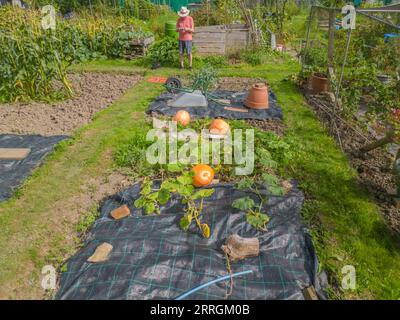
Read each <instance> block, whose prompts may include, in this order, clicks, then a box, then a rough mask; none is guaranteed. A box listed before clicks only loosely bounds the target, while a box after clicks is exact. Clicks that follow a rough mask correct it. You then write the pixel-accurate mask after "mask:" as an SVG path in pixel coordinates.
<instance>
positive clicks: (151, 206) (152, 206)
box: [144, 202, 156, 214]
mask: <svg viewBox="0 0 400 320" xmlns="http://www.w3.org/2000/svg"><path fill="white" fill-rule="evenodd" d="M144 211H145V213H146V214H152V213H154V211H156V205H155V204H154V203H153V202H147V203H146V205H145V206H144Z"/></svg>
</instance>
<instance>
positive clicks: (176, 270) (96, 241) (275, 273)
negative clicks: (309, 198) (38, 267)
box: [56, 184, 324, 300]
mask: <svg viewBox="0 0 400 320" xmlns="http://www.w3.org/2000/svg"><path fill="white" fill-rule="evenodd" d="M214 188H215V192H214V194H213V195H212V196H211V197H210V198H206V199H204V201H205V202H204V210H203V213H202V221H203V222H204V223H208V224H209V226H210V228H211V236H210V238H209V239H205V238H203V237H202V236H201V235H200V234H199V230H198V228H197V227H196V226H192V228H191V229H189V231H188V232H186V233H185V232H183V231H182V230H181V229H180V227H179V220H180V219H181V218H182V216H183V205H182V204H181V202H180V199H178V198H173V200H172V201H170V202H169V203H168V204H167V205H166V206H163V207H162V209H161V214H160V215H159V216H157V215H151V216H145V215H143V213H142V212H141V210H138V209H136V208H135V207H134V205H133V202H134V200H135V199H137V198H138V197H139V192H140V186H139V185H138V184H135V185H133V186H131V187H130V188H128V189H127V190H125V191H123V192H121V193H119V194H117V195H115V196H113V197H111V198H109V199H107V200H105V201H104V203H103V204H102V206H101V216H100V218H99V219H98V220H97V221H96V222H95V224H94V225H93V227H92V228H91V230H90V232H89V236H88V239H87V242H86V244H85V246H84V247H83V248H82V249H81V250H80V251H79V252H77V253H76V254H75V256H73V257H72V258H71V259H70V260H69V261H68V264H67V271H66V272H64V273H63V274H62V276H61V283H60V289H59V291H58V294H57V296H56V298H57V299H84V300H86V299H124V300H125V299H126V300H130V299H132V300H136V299H176V298H177V297H180V296H182V295H185V293H186V294H187V295H185V296H186V299H190V300H192V299H196V300H197V299H210V300H211V299H226V298H227V292H229V285H230V279H229V277H227V280H225V281H220V282H216V283H213V284H211V285H209V286H205V287H204V288H202V289H200V290H198V291H196V292H193V289H195V288H197V289H198V288H199V286H202V285H204V284H207V283H209V282H210V281H213V280H216V279H219V278H221V277H224V276H227V275H229V272H228V270H227V265H226V256H225V254H224V253H223V251H222V250H221V245H222V244H224V243H225V241H226V239H227V237H228V236H230V235H232V234H238V235H240V236H242V237H257V238H258V239H259V241H260V254H259V256H258V257H254V258H247V259H244V260H241V261H239V262H231V268H232V273H234V274H235V273H241V275H240V276H238V277H235V278H233V290H232V294H231V295H230V296H229V299H233V300H255V299H304V297H303V293H302V290H303V289H304V288H306V287H310V286H312V285H313V286H314V287H315V288H316V291H317V293H318V295H319V296H320V298H323V297H324V293H323V289H322V286H321V282H320V280H319V276H318V275H317V268H318V261H317V257H316V254H315V250H314V247H313V244H312V241H311V236H310V235H309V233H308V231H307V229H306V227H305V226H304V224H303V223H302V220H301V216H300V210H301V208H302V205H303V200H304V197H303V194H302V192H301V191H299V190H298V189H297V188H294V189H293V190H292V191H291V192H290V193H288V194H287V195H286V196H284V197H271V198H270V201H269V205H268V206H267V207H266V208H264V209H266V210H267V211H266V212H268V215H269V216H270V218H271V220H270V222H269V223H268V230H267V231H264V232H261V231H257V230H255V229H254V228H252V227H251V226H250V225H249V224H248V223H247V222H246V216H245V213H244V212H241V211H239V210H236V209H233V208H232V206H231V204H232V202H233V201H234V200H235V199H238V198H242V197H244V196H250V197H251V198H253V200H255V201H257V196H255V195H254V194H252V193H251V192H245V191H241V190H237V189H235V187H234V186H233V185H226V184H219V185H216V186H214ZM261 192H262V193H264V194H266V192H267V191H266V190H265V189H262V190H261ZM122 204H127V205H128V206H129V208H130V210H131V215H130V216H128V217H127V218H125V219H122V220H113V219H112V218H110V216H109V214H110V212H111V211H112V210H113V209H115V208H118V207H119V206H121V205H122ZM103 242H107V243H109V244H111V245H112V246H113V250H112V252H111V254H110V256H109V259H108V260H107V261H106V262H103V263H89V262H87V259H88V258H89V257H90V256H91V255H92V254H93V252H94V251H95V249H96V247H97V246H98V245H100V244H101V243H103ZM191 292H193V293H191Z"/></svg>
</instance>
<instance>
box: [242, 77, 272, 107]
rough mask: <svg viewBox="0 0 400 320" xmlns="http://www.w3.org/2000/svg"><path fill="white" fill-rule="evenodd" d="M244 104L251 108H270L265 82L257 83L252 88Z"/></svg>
mask: <svg viewBox="0 0 400 320" xmlns="http://www.w3.org/2000/svg"><path fill="white" fill-rule="evenodd" d="M244 105H245V106H246V107H248V108H250V109H268V108H269V103H268V88H267V86H266V85H265V84H264V83H256V84H255V85H253V87H252V88H251V89H250V91H249V94H248V96H247V98H246V101H245V102H244Z"/></svg>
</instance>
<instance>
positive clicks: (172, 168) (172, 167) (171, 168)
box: [167, 163, 183, 172]
mask: <svg viewBox="0 0 400 320" xmlns="http://www.w3.org/2000/svg"><path fill="white" fill-rule="evenodd" d="M182 169H183V166H182V165H181V164H179V163H174V164H172V163H170V164H168V165H167V171H169V172H181V171H182Z"/></svg>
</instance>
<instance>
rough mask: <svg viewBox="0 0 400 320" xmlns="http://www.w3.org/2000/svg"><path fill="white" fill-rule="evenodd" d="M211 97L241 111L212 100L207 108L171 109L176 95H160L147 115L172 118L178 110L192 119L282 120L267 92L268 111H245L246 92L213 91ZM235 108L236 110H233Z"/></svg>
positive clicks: (279, 111)
mask: <svg viewBox="0 0 400 320" xmlns="http://www.w3.org/2000/svg"><path fill="white" fill-rule="evenodd" d="M211 94H212V95H213V97H215V98H216V99H221V100H229V101H231V105H230V106H228V108H229V107H233V109H243V110H244V111H246V112H242V111H232V110H229V109H227V108H226V107H225V106H224V105H221V104H219V103H217V102H215V101H213V100H210V99H208V107H187V108H176V107H171V106H170V105H169V102H170V101H172V100H173V99H174V98H175V97H176V94H172V93H162V94H161V95H160V96H159V97H158V98H157V99H156V100H155V101H154V102H153V103H152V104H150V106H149V108H148V109H147V113H148V114H151V113H158V114H161V115H165V116H174V115H175V114H176V112H177V111H178V110H186V111H187V112H189V114H190V116H191V117H192V118H193V119H199V118H224V119H239V120H240V119H253V120H268V119H270V120H282V109H281V108H280V107H279V106H278V104H277V100H276V96H275V94H274V93H273V92H272V91H271V90H269V108H268V109H258V110H255V109H247V108H246V107H244V105H243V103H244V100H245V99H246V97H247V94H248V92H232V91H222V90H221V91H215V92H212V93H211ZM235 107H236V108H235Z"/></svg>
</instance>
